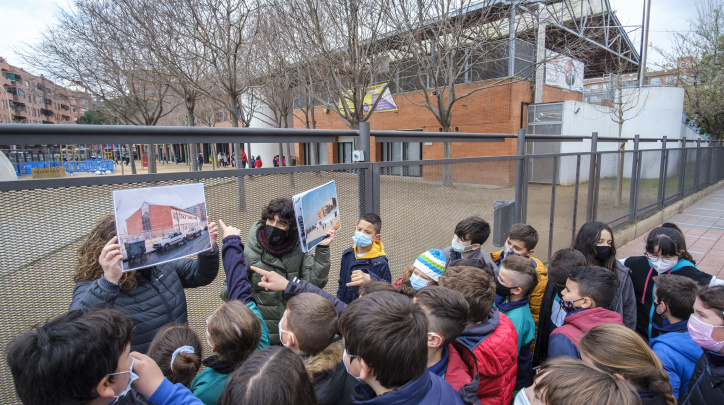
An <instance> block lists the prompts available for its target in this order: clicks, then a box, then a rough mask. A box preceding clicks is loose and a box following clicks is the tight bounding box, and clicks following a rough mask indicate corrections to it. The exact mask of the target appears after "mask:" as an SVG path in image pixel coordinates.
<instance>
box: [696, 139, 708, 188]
mask: <svg viewBox="0 0 724 405" xmlns="http://www.w3.org/2000/svg"><path fill="white" fill-rule="evenodd" d="M710 157H711V150H710V149H709V148H701V149H699V150H698V151H697V162H698V164H699V168H698V171H699V177H698V179H697V180H698V181H697V183H698V184H697V188H702V187H704V186H705V185H706V184H707V182H708V181H709V179H708V178H707V174H708V173H709V167H710V165H709V158H710Z"/></svg>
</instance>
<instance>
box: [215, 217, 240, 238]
mask: <svg viewBox="0 0 724 405" xmlns="http://www.w3.org/2000/svg"><path fill="white" fill-rule="evenodd" d="M219 226H220V227H221V231H222V232H223V233H224V236H223V237H224V238H225V237H227V236H229V235H236V236H241V230H239V228H235V227H233V226H227V225H226V224H225V223H224V221H222V220H221V219H219Z"/></svg>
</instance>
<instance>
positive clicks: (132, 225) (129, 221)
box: [126, 208, 143, 234]
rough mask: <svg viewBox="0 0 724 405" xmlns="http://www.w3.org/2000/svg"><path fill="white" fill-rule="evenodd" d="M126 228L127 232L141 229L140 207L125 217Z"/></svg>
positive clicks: (140, 230)
mask: <svg viewBox="0 0 724 405" xmlns="http://www.w3.org/2000/svg"><path fill="white" fill-rule="evenodd" d="M126 230H127V232H128V233H129V234H131V233H136V232H142V231H143V222H142V221H141V209H140V208H139V209H138V210H137V211H136V212H134V213H133V214H132V215H131V216H130V217H128V218H126Z"/></svg>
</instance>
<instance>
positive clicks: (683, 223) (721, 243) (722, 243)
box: [616, 189, 724, 279]
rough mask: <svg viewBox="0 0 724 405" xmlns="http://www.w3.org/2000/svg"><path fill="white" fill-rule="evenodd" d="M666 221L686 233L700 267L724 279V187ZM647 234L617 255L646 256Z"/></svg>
mask: <svg viewBox="0 0 724 405" xmlns="http://www.w3.org/2000/svg"><path fill="white" fill-rule="evenodd" d="M666 222H673V223H675V224H676V225H678V226H679V228H681V230H682V231H683V232H684V236H685V237H686V246H687V250H688V251H689V253H691V255H692V256H693V257H694V260H696V267H697V268H698V269H699V270H701V271H703V272H706V273H708V274H711V275H713V276H715V277H717V278H719V279H724V189H719V190H717V191H715V192H713V193H712V194H709V195H708V196H706V197H704V198H703V199H701V200H699V201H697V202H696V203H694V204H693V205H691V206H690V207H689V208H687V209H685V210H684V211H683V212H681V213H679V214H676V215H674V216H673V217H671V218H670V219H669V220H668V221H666ZM659 225H660V224H659ZM657 226H658V225H657ZM647 235H648V233H647V234H644V235H642V236H639V237H638V238H636V239H634V240H632V241H631V242H629V243H627V244H626V245H624V246H621V247H619V248H617V249H616V256H617V257H618V258H619V259H622V258H625V257H629V256H641V255H643V253H644V248H645V245H646V243H645V242H646V236H647Z"/></svg>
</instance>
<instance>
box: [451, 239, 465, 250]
mask: <svg viewBox="0 0 724 405" xmlns="http://www.w3.org/2000/svg"><path fill="white" fill-rule="evenodd" d="M466 247H467V246H464V245H462V244H461V243H458V242H457V241H455V237H454V236H453V240H452V250H454V251H456V252H458V253H464V252H465V248H466Z"/></svg>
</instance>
